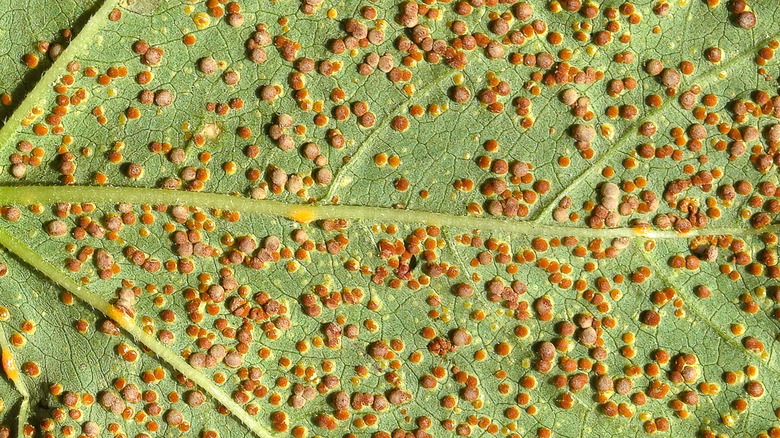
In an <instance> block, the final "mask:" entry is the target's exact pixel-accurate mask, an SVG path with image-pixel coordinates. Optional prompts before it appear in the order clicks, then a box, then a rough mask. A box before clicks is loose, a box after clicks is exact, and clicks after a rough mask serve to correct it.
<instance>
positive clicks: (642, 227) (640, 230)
mask: <svg viewBox="0 0 780 438" xmlns="http://www.w3.org/2000/svg"><path fill="white" fill-rule="evenodd" d="M633 230H634V234H636V235H637V236H647V235H649V234H650V226H649V225H648V224H639V225H635V226H634V227H633Z"/></svg>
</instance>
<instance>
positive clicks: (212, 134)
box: [200, 123, 222, 140]
mask: <svg viewBox="0 0 780 438" xmlns="http://www.w3.org/2000/svg"><path fill="white" fill-rule="evenodd" d="M221 133H222V128H220V127H219V125H217V124H216V123H206V124H205V125H203V129H201V130H200V135H202V136H204V137H206V138H208V139H209V140H214V139H215V138H217V137H219V134H221Z"/></svg>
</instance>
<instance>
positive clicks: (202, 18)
mask: <svg viewBox="0 0 780 438" xmlns="http://www.w3.org/2000/svg"><path fill="white" fill-rule="evenodd" d="M192 21H194V22H195V27H197V28H198V29H205V28H206V27H207V26H208V25H209V24H210V23H211V19H210V18H209V16H208V14H206V13H205V12H198V13H197V14H195V15H194V16H193V17H192Z"/></svg>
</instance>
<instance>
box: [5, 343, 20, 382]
mask: <svg viewBox="0 0 780 438" xmlns="http://www.w3.org/2000/svg"><path fill="white" fill-rule="evenodd" d="M2 362H3V371H5V375H6V376H8V379H10V380H11V381H12V382H18V381H19V369H18V368H17V367H16V362H14V357H13V355H11V350H9V349H7V348H3V353H2Z"/></svg>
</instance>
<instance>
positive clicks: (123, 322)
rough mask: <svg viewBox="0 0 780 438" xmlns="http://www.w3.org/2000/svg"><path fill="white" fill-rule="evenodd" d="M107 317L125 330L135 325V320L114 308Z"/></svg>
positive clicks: (112, 307) (111, 308)
mask: <svg viewBox="0 0 780 438" xmlns="http://www.w3.org/2000/svg"><path fill="white" fill-rule="evenodd" d="M107 315H108V317H109V318H111V319H113V320H114V321H116V322H117V323H119V325H120V326H121V327H123V328H127V327H129V326H132V325H133V318H132V317H131V316H130V315H128V314H126V313H125V312H123V311H121V310H120V309H118V308H116V307H114V306H111V307H109V308H108V313H107Z"/></svg>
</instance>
